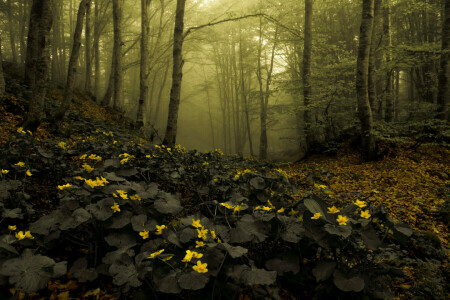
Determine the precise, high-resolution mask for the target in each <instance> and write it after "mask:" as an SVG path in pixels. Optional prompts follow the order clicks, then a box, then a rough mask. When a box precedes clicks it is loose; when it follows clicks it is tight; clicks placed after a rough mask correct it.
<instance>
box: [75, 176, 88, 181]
mask: <svg viewBox="0 0 450 300" xmlns="http://www.w3.org/2000/svg"><path fill="white" fill-rule="evenodd" d="M74 178H75V179H78V180H86V179H85V178H83V177H81V176H75V177H74Z"/></svg>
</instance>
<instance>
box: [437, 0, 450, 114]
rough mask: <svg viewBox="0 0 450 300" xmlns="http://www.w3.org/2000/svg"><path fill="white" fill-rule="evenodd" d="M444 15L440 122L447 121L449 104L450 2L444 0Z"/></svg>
mask: <svg viewBox="0 0 450 300" xmlns="http://www.w3.org/2000/svg"><path fill="white" fill-rule="evenodd" d="M444 15H445V16H444V22H443V23H442V46H441V47H442V54H441V61H440V70H439V83H438V97H437V103H438V111H437V117H438V118H439V119H441V120H448V116H449V113H448V111H449V109H448V107H449V103H450V100H449V98H450V95H449V94H450V93H449V91H450V89H449V84H450V80H449V67H450V0H445V7H444Z"/></svg>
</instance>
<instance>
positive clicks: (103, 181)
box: [74, 176, 109, 188]
mask: <svg viewBox="0 0 450 300" xmlns="http://www.w3.org/2000/svg"><path fill="white" fill-rule="evenodd" d="M74 178H75V179H78V180H84V182H86V184H87V185H89V186H90V187H91V188H95V187H97V186H105V184H107V183H109V181H108V180H106V178H104V177H103V176H101V177H100V178H99V177H97V178H96V179H95V180H92V179H86V178H83V177H81V176H76V177H74Z"/></svg>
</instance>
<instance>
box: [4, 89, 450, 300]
mask: <svg viewBox="0 0 450 300" xmlns="http://www.w3.org/2000/svg"><path fill="white" fill-rule="evenodd" d="M62 91H63V90H62V89H61V88H60V87H57V86H53V87H52V88H51V89H50V91H49V93H48V98H49V99H50V100H51V101H56V102H60V101H61V99H62ZM71 110H73V111H77V112H78V113H80V114H82V115H83V116H84V117H85V118H91V119H93V120H96V121H101V122H106V123H107V124H111V126H113V125H114V126H121V124H125V123H126V122H127V121H126V120H125V121H124V120H119V118H118V117H117V115H118V114H117V113H110V112H109V111H107V110H105V109H104V108H102V107H100V106H98V105H97V104H96V103H95V102H93V101H91V100H90V99H88V98H86V97H84V96H83V95H81V94H76V95H75V97H74V104H72V106H71ZM25 111H26V101H24V100H23V99H22V94H20V93H19V94H17V93H16V90H14V89H12V90H11V89H10V91H9V92H8V93H7V94H6V95H5V98H4V105H2V106H0V145H2V144H3V145H6V144H7V143H8V142H9V140H10V136H11V135H13V134H15V132H16V130H17V124H19V122H20V121H21V120H22V118H23V115H24V112H25ZM67 126H70V124H67ZM74 134H75V133H74ZM76 134H77V135H78V134H80V133H76ZM34 138H35V139H36V140H37V141H41V142H42V143H45V141H48V140H53V141H57V140H60V137H58V136H56V135H54V133H52V130H50V128H49V126H48V125H47V124H46V123H44V124H43V125H42V126H40V128H39V129H38V131H37V132H36V133H35V134H34ZM70 138H71V139H72V140H74V139H75V136H71V137H70ZM77 138H78V139H84V138H88V137H83V136H82V134H81V135H80V136H78V137H77ZM129 138H130V139H133V138H134V137H133V136H132V135H131V134H130V136H129ZM38 143H39V142H38ZM381 148H382V151H383V153H384V154H385V155H384V157H383V158H382V159H381V160H379V161H376V162H371V163H366V162H362V160H361V157H360V154H359V152H358V149H354V148H352V147H351V146H350V143H349V142H348V143H344V144H343V145H342V147H341V148H340V149H339V151H338V153H337V155H336V156H326V155H313V156H311V157H309V158H308V159H306V160H304V161H302V162H299V163H293V164H283V165H282V166H281V168H282V169H283V170H284V171H285V172H286V173H287V174H288V176H289V177H290V178H292V179H294V180H295V182H297V187H298V195H297V196H298V197H300V196H301V195H302V194H303V193H306V192H308V191H310V190H311V189H316V190H317V193H319V194H321V195H323V197H324V198H326V199H328V200H329V201H331V202H332V203H333V204H334V205H336V207H344V206H346V205H348V204H351V203H354V202H355V201H356V200H365V201H367V202H368V203H370V204H372V205H374V206H378V205H383V206H384V207H385V208H386V211H387V212H388V213H389V215H390V216H391V217H392V219H393V220H394V221H396V222H403V223H406V224H409V225H410V226H411V227H412V228H413V229H414V230H417V232H421V233H422V236H421V238H422V241H425V243H429V244H430V245H433V247H434V245H439V244H441V245H442V251H441V252H442V253H443V254H442V253H441V257H439V258H436V259H437V260H439V261H440V264H441V269H440V271H439V272H440V274H441V275H440V276H441V277H443V280H444V282H447V283H448V282H449V278H448V277H449V265H448V259H449V253H450V252H449V251H450V242H449V228H448V222H449V220H448V217H449V216H448V213H449V212H448V209H449V197H450V150H449V149H448V148H444V147H442V146H436V145H415V144H414V143H397V144H395V143H387V142H386V143H381ZM0 167H2V168H5V167H4V166H0ZM32 184H33V185H34V188H35V190H36V192H35V193H34V194H32V196H33V201H32V204H33V206H34V208H35V212H36V215H35V216H33V217H32V220H36V219H37V218H38V217H40V216H43V215H46V214H48V213H50V212H51V211H52V210H54V209H55V208H56V206H57V203H52V202H51V201H49V199H53V198H54V196H51V195H54V193H55V192H54V191H53V192H52V191H50V190H51V187H50V186H49V185H50V182H49V179H48V178H45V179H42V180H40V179H39V178H38V177H37V176H36V177H35V178H33V179H32ZM53 185H54V183H53ZM185 205H186V206H190V205H189V203H185ZM191 209H192V208H191ZM21 225H23V224H21ZM2 231H3V230H2ZM436 237H437V238H436ZM427 238H428V240H427ZM430 241H431V242H430ZM416 247H417V248H420V247H422V248H420V249H421V250H422V251H423V252H426V254H423V253H422V254H418V253H417V252H415V251H416V250H417V249H415V250H414V251H413V250H411V251H410V252H411V253H410V254H411V255H413V256H414V255H415V256H421V255H424V256H428V257H430V256H431V255H433V254H434V252H433V250H432V249H424V247H425V246H424V245H416ZM437 250H438V249H436V251H437ZM430 253H431V254H430ZM403 272H404V274H406V276H405V277H404V278H403V279H402V280H401V281H398V282H396V286H395V290H396V298H397V299H412V298H415V297H416V299H421V298H420V297H421V296H420V295H426V293H431V294H432V293H433V292H432V291H425V292H423V291H421V293H422V294H421V293H416V292H417V286H418V285H424V284H423V282H424V281H426V280H431V279H424V278H423V277H424V276H425V275H422V274H418V269H415V268H413V267H403ZM429 274H435V273H429ZM69 283H70V284H72V285H73V286H70V284H69ZM427 288H428V289H433V286H432V285H429V286H426V287H425V288H424V289H427ZM48 289H49V290H50V291H52V292H51V295H52V296H51V297H52V298H51V299H69V293H68V291H70V294H71V295H72V294H75V295H77V294H78V295H80V294H83V293H85V292H86V291H85V290H84V288H83V287H82V284H77V283H74V282H72V281H69V282H68V283H67V284H61V283H60V282H59V281H52V282H51V283H49V285H48ZM443 289H444V293H447V295H448V287H447V288H445V287H443ZM446 289H447V290H446ZM76 290H78V292H76ZM81 290H83V291H82V292H81ZM66 292H67V293H66ZM96 295H97V299H99V298H101V299H109V298H111V296H109V295H108V293H104V292H101V293H100V292H97V294H96ZM99 295H100V296H99ZM71 297H72V296H71ZM38 298H39V295H37V294H36V295H35V296H34V299H38ZM285 298H286V299H295V298H296V295H295V293H287V296H286V295H285ZM428 299H434V298H432V297H431V298H428ZM436 299H437V298H436Z"/></svg>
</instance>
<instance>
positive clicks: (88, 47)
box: [84, 1, 92, 93]
mask: <svg viewBox="0 0 450 300" xmlns="http://www.w3.org/2000/svg"><path fill="white" fill-rule="evenodd" d="M88 2H89V3H88V5H87V6H86V29H85V41H86V44H85V49H84V50H85V61H86V78H85V84H84V90H85V91H86V92H87V93H91V89H92V88H91V72H92V64H91V62H92V60H91V1H88Z"/></svg>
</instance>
